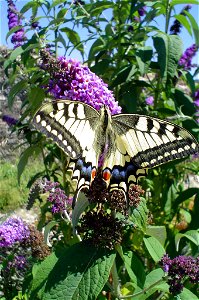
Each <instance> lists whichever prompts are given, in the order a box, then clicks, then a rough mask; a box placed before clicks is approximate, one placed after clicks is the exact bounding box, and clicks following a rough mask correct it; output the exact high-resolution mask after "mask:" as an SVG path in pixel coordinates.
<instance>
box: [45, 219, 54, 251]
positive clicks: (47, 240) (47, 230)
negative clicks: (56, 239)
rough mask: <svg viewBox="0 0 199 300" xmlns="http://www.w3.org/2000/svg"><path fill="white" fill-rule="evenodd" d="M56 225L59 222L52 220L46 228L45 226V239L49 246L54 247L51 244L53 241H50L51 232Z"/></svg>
mask: <svg viewBox="0 0 199 300" xmlns="http://www.w3.org/2000/svg"><path fill="white" fill-rule="evenodd" d="M55 225H57V222H56V221H51V222H49V223H48V224H47V225H46V226H45V228H44V241H45V243H46V244H47V245H48V246H50V247H52V245H51V243H50V242H49V234H50V230H51V229H52V228H53V227H54V226H55Z"/></svg>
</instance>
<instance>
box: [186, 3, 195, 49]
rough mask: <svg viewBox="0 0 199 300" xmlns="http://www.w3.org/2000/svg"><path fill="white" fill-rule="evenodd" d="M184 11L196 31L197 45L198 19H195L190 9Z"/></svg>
mask: <svg viewBox="0 0 199 300" xmlns="http://www.w3.org/2000/svg"><path fill="white" fill-rule="evenodd" d="M197 4H198V3H197ZM184 13H185V14H186V15H187V17H188V18H189V21H190V23H191V26H192V30H193V33H194V37H195V41H196V45H198V46H199V26H198V23H197V22H196V20H195V19H194V17H193V16H192V15H191V14H190V13H189V12H188V11H186V10H185V11H184Z"/></svg>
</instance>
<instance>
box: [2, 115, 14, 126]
mask: <svg viewBox="0 0 199 300" xmlns="http://www.w3.org/2000/svg"><path fill="white" fill-rule="evenodd" d="M2 120H3V121H4V122H6V123H7V124H8V125H9V126H13V125H16V124H17V122H18V120H16V119H15V118H13V117H11V116H9V115H3V117H2Z"/></svg>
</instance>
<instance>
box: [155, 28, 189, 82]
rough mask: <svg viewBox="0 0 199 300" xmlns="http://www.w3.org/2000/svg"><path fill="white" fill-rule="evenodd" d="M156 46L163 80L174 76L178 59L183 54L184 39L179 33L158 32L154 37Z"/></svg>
mask: <svg viewBox="0 0 199 300" xmlns="http://www.w3.org/2000/svg"><path fill="white" fill-rule="evenodd" d="M153 42H154V47H155V49H156V51H157V53H158V64H159V66H160V74H161V77H162V81H163V82H164V83H166V81H167V80H168V78H173V77H174V75H175V73H176V68H177V66H178V61H179V59H180V57H181V54H182V49H183V47H182V40H181V39H180V37H179V36H177V35H167V34H165V33H162V32H161V33H158V34H157V35H156V36H154V37H153Z"/></svg>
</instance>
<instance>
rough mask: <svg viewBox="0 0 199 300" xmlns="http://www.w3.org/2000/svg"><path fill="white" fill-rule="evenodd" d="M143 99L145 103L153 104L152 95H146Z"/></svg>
mask: <svg viewBox="0 0 199 300" xmlns="http://www.w3.org/2000/svg"><path fill="white" fill-rule="evenodd" d="M145 101H146V104H147V105H151V106H153V105H154V98H153V96H150V97H147V98H146V99H145Z"/></svg>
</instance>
